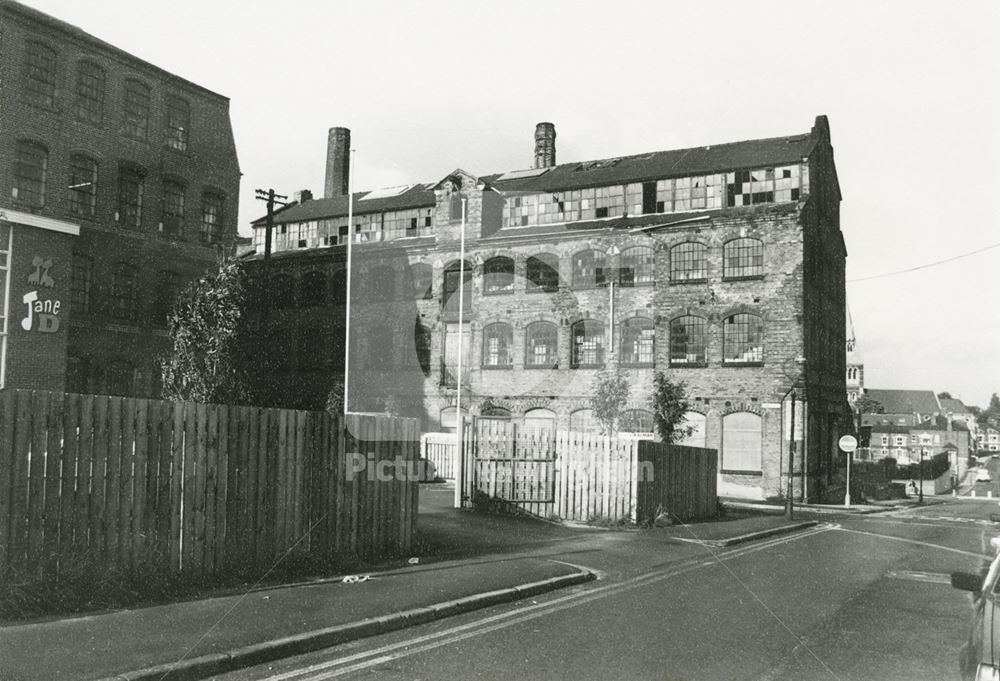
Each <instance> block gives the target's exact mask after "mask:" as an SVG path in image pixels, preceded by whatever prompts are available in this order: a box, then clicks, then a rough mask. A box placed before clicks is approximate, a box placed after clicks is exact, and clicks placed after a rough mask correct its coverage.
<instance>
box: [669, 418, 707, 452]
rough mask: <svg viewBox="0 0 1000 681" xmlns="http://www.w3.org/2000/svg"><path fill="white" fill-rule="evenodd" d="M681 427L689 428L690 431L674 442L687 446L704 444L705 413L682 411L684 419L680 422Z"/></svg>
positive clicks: (701, 445) (702, 445)
mask: <svg viewBox="0 0 1000 681" xmlns="http://www.w3.org/2000/svg"><path fill="white" fill-rule="evenodd" d="M680 427H681V428H682V429H686V428H690V429H691V432H690V433H689V434H688V435H686V436H685V437H683V438H681V439H680V440H678V441H677V443H676V444H679V445H685V446H687V447H704V446H705V415H704V414H701V413H699V412H696V411H688V412H684V421H683V422H682V423H681V424H680Z"/></svg>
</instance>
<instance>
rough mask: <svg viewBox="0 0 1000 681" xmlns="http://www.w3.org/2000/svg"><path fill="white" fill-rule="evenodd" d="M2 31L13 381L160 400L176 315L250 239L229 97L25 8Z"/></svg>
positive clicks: (8, 371) (12, 7) (0, 246)
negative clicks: (245, 237)
mask: <svg viewBox="0 0 1000 681" xmlns="http://www.w3.org/2000/svg"><path fill="white" fill-rule="evenodd" d="M0 31H2V35H0V101H2V102H3V114H2V116H3V118H2V127H0V228H2V229H0V251H5V252H4V253H3V254H2V255H0V259H2V260H3V261H4V264H5V265H9V267H7V269H6V270H4V271H3V272H0V274H2V276H3V279H4V280H5V281H3V282H0V283H3V284H4V285H5V286H6V291H7V295H6V299H5V307H4V310H3V313H4V341H3V342H4V348H3V356H4V358H5V366H4V367H3V371H2V372H0V373H2V375H3V379H2V380H3V384H4V385H6V386H9V387H17V388H37V389H55V390H62V389H68V390H73V391H79V392H96V393H105V394H108V393H110V394H115V395H140V396H151V395H157V394H158V392H159V366H158V362H159V357H160V356H161V355H162V354H163V353H165V352H166V351H167V350H168V348H169V343H168V341H167V336H166V325H165V321H166V314H167V310H168V309H169V308H170V306H171V305H172V302H173V299H174V297H175V295H176V294H177V292H178V291H179V290H180V289H181V287H183V286H184V285H185V284H186V283H187V282H188V281H190V280H191V279H193V278H195V277H197V276H199V275H201V274H203V273H204V272H205V271H206V270H207V269H209V268H211V267H213V266H214V265H215V263H216V261H217V252H218V250H219V249H231V248H232V244H233V241H234V240H235V238H236V225H237V201H238V193H239V180H240V171H239V165H238V162H237V158H236V150H235V144H234V141H233V134H232V127H231V124H230V120H229V100H228V99H227V98H226V97H223V96H221V95H218V94H215V93H213V92H211V91H209V90H206V89H205V88H203V87H201V86H199V85H196V84H194V83H191V82H189V81H186V80H184V79H182V78H180V77H178V76H175V75H173V74H171V73H168V72H167V71H164V70H163V69H161V68H159V67H156V66H154V65H152V64H149V63H148V62H145V61H143V60H141V59H138V58H136V57H134V56H132V55H130V54H128V53H126V52H124V51H122V50H120V49H118V48H117V47H114V46H113V45H110V44H108V43H106V42H104V41H102V40H100V39H98V38H96V37H94V36H92V35H89V34H87V33H85V32H84V31H82V30H80V29H79V28H77V27H75V26H72V25H70V24H67V23H65V22H62V21H59V20H58V19H55V18H53V17H51V16H48V15H46V14H44V13H42V12H38V11H36V10H34V9H31V8H29V7H26V6H24V5H21V4H19V3H17V2H13V1H12V0H0ZM25 296H28V297H32V296H33V299H34V301H35V302H34V305H35V306H37V311H35V313H34V314H33V317H32V319H31V320H29V319H28V312H29V307H28V303H27V302H25V300H26V299H25Z"/></svg>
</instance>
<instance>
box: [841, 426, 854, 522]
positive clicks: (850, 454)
mask: <svg viewBox="0 0 1000 681" xmlns="http://www.w3.org/2000/svg"><path fill="white" fill-rule="evenodd" d="M837 445H838V446H839V447H840V451H842V452H844V453H845V454H847V488H846V489H845V490H844V508H850V507H851V459H853V458H854V450H855V449H857V448H858V440H857V438H855V437H854V436H853V435H845V436H844V437H842V438H840V440H838V441H837Z"/></svg>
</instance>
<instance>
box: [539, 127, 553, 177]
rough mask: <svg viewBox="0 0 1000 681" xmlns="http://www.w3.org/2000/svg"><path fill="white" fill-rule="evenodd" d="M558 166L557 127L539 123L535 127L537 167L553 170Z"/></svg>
mask: <svg viewBox="0 0 1000 681" xmlns="http://www.w3.org/2000/svg"><path fill="white" fill-rule="evenodd" d="M555 164H556V126H555V125H553V124H552V123H539V124H538V125H536V126H535V167H536V168H551V167H553V166H554V165H555Z"/></svg>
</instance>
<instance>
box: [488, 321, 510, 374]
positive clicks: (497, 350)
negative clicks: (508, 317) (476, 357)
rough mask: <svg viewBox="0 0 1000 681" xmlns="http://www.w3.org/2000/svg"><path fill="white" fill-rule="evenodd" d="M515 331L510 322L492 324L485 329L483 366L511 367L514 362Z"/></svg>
mask: <svg viewBox="0 0 1000 681" xmlns="http://www.w3.org/2000/svg"><path fill="white" fill-rule="evenodd" d="M513 344H514V331H513V329H512V328H511V326H510V324H504V323H497V324H490V325H488V326H486V327H485V328H484V329H483V366H484V367H492V368H500V367H503V368H509V367H511V366H512V365H513V364H514V358H513V352H512V347H511V346H512V345H513Z"/></svg>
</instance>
